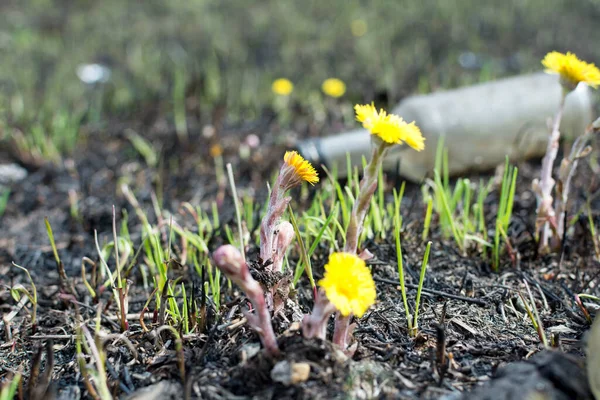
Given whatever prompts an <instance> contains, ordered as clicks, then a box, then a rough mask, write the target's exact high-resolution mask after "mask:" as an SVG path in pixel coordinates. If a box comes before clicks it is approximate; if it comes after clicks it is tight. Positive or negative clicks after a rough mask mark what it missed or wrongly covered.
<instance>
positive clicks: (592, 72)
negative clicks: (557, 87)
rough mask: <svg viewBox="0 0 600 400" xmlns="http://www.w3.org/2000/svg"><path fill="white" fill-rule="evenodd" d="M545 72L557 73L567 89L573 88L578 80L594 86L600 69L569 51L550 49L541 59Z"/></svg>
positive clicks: (596, 83)
mask: <svg viewBox="0 0 600 400" xmlns="http://www.w3.org/2000/svg"><path fill="white" fill-rule="evenodd" d="M542 64H543V65H544V67H546V72H548V73H552V74H559V75H560V77H561V80H562V81H563V83H564V84H566V85H568V87H569V89H574V88H575V86H577V84H578V83H579V82H585V83H587V84H588V85H589V86H591V87H593V88H596V87H598V85H600V70H599V69H598V67H596V66H595V65H594V64H589V63H587V62H585V61H582V60H580V59H579V58H577V56H576V55H575V54H573V53H571V52H567V54H562V53H559V52H557V51H552V52H550V53H548V54H546V57H544V59H543V60H542Z"/></svg>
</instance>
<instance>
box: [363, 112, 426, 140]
mask: <svg viewBox="0 0 600 400" xmlns="http://www.w3.org/2000/svg"><path fill="white" fill-rule="evenodd" d="M354 110H355V111H356V120H357V121H359V122H362V124H363V127H365V128H366V129H368V130H369V131H371V134H372V135H376V136H377V137H379V138H380V139H381V140H383V141H384V142H386V143H389V144H402V143H406V144H408V145H409V146H410V147H412V148H413V149H415V150H417V151H421V150H423V149H424V148H425V138H424V137H423V135H422V134H421V130H420V129H419V127H418V126H417V125H416V124H415V122H414V121H413V122H411V123H407V122H406V121H404V120H403V119H402V118H400V117H399V116H397V115H395V114H387V113H386V112H385V111H384V110H379V112H377V109H376V108H375V106H374V105H373V104H366V105H360V104H357V105H355V106H354Z"/></svg>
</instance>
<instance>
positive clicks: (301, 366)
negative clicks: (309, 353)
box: [271, 360, 310, 386]
mask: <svg viewBox="0 0 600 400" xmlns="http://www.w3.org/2000/svg"><path fill="white" fill-rule="evenodd" d="M309 376H310V365H309V364H308V363H295V362H292V363H290V362H289V361H287V360H284V361H279V362H278V363H277V364H275V366H274V367H273V369H272V370H271V379H273V380H274V381H275V382H279V383H282V384H284V385H286V386H289V385H297V384H298V383H302V382H305V381H306V380H307V379H308V377H309Z"/></svg>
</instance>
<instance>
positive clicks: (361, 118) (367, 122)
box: [354, 103, 386, 130]
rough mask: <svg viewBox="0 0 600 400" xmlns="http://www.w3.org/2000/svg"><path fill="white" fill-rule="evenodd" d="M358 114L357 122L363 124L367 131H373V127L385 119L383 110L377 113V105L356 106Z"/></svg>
mask: <svg viewBox="0 0 600 400" xmlns="http://www.w3.org/2000/svg"><path fill="white" fill-rule="evenodd" d="M354 111H355V112H356V120H357V121H358V122H362V124H363V127H364V128H365V129H369V130H371V129H372V128H373V126H374V125H375V124H376V123H378V122H379V121H381V120H382V119H384V118H385V115H386V113H385V111H383V110H381V111H380V112H377V109H376V108H375V105H374V104H373V103H371V104H364V105H361V104H357V105H355V106H354Z"/></svg>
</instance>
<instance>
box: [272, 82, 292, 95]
mask: <svg viewBox="0 0 600 400" xmlns="http://www.w3.org/2000/svg"><path fill="white" fill-rule="evenodd" d="M271 90H272V91H273V93H275V94H277V95H280V96H288V95H289V94H290V93H292V92H293V91H294V84H293V83H292V81H290V80H289V79H286V78H279V79H275V80H274V81H273V84H272V85H271Z"/></svg>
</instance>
